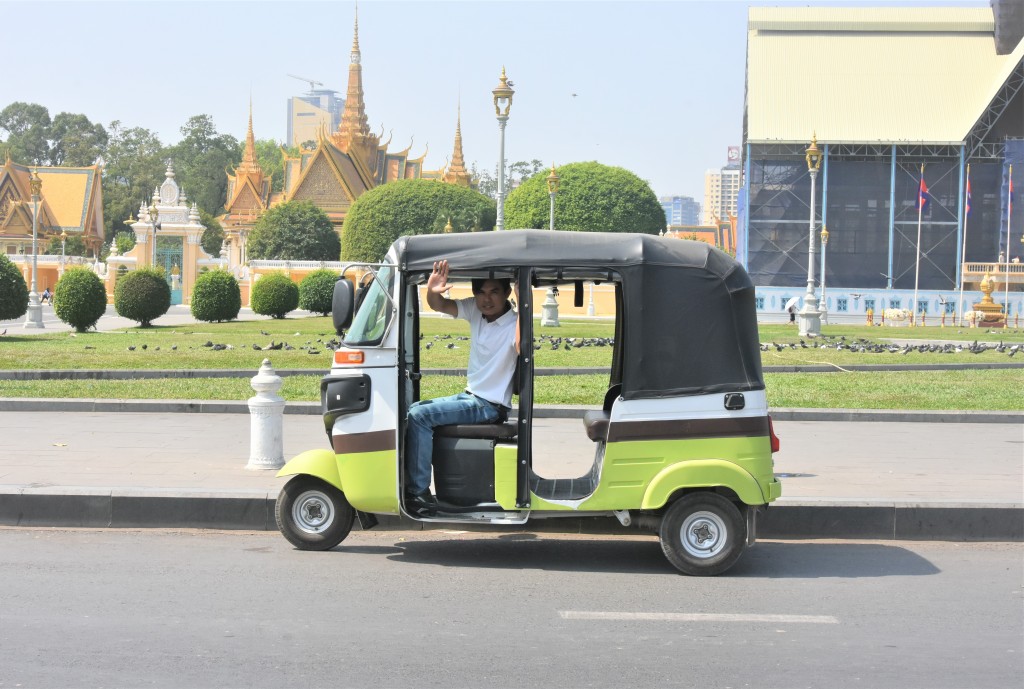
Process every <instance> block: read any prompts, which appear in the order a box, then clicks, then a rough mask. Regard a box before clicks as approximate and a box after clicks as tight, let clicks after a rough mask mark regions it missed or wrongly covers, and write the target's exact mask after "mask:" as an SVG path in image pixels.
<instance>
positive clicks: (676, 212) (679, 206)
mask: <svg viewBox="0 0 1024 689" xmlns="http://www.w3.org/2000/svg"><path fill="white" fill-rule="evenodd" d="M658 200H659V201H661V207H662V209H664V211H665V223H666V224H668V225H696V224H698V223H699V222H700V204H699V203H697V201H696V200H694V199H693V198H692V197H690V196H662V197H661V198H660V199H658Z"/></svg>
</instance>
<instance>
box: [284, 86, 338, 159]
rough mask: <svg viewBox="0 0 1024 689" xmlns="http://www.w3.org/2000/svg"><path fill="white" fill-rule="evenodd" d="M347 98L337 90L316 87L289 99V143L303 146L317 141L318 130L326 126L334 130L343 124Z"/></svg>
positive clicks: (331, 130)
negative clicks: (342, 118)
mask: <svg viewBox="0 0 1024 689" xmlns="http://www.w3.org/2000/svg"><path fill="white" fill-rule="evenodd" d="M344 111H345V99H344V98H338V92H337V91H331V90H329V89H314V90H312V91H310V92H309V93H307V94H306V95H304V96H295V97H293V98H289V99H288V145H289V146H301V145H302V144H304V143H305V142H307V141H313V142H316V138H317V131H319V129H320V128H321V127H324V128H325V129H327V131H329V132H333V131H334V130H336V129H337V128H338V125H340V124H341V114H342V113H343V112H344Z"/></svg>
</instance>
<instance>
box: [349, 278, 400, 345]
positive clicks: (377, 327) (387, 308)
mask: <svg viewBox="0 0 1024 689" xmlns="http://www.w3.org/2000/svg"><path fill="white" fill-rule="evenodd" d="M370 273H371V274H372V273H373V269H372V268H371V269H370ZM394 277H395V269H394V268H392V267H390V266H384V267H382V268H381V269H380V270H379V271H377V273H376V278H373V279H371V278H370V277H367V278H366V279H368V280H370V282H369V284H368V285H367V286H366V287H365V288H360V289H365V290H366V293H365V295H363V297H362V300H360V299H359V298H358V297H357V298H356V301H357V303H358V304H359V306H358V310H357V311H356V315H355V318H354V319H353V320H352V327H350V328H349V329H348V332H347V333H346V334H345V344H346V345H349V346H367V345H377V344H380V342H381V340H382V339H383V338H384V333H386V332H387V329H388V326H389V325H390V324H391V317H392V315H393V314H394V307H393V305H392V303H391V298H390V296H389V292H390V291H391V283H392V281H393V280H394ZM385 288H386V291H385Z"/></svg>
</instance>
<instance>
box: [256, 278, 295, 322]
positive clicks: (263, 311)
mask: <svg viewBox="0 0 1024 689" xmlns="http://www.w3.org/2000/svg"><path fill="white" fill-rule="evenodd" d="M249 306H251V307H252V310H253V313H258V314H260V315H261V316H273V317H274V318H284V316H285V314H286V313H288V312H289V311H294V310H295V309H297V308H298V307H299V286H298V285H296V284H295V283H294V282H292V281H291V278H289V277H288V276H287V275H285V274H284V273H282V272H281V271H276V272H273V273H267V274H266V275H264V276H263V277H261V278H260V279H259V280H257V281H256V283H255V284H254V285H253V286H252V294H251V295H250V296H249Z"/></svg>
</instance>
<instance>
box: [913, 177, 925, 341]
mask: <svg viewBox="0 0 1024 689" xmlns="http://www.w3.org/2000/svg"><path fill="white" fill-rule="evenodd" d="M922 182H924V163H922V164H921V179H920V180H919V181H918V185H917V260H915V261H914V303H913V304H911V305H910V324H911V325H913V324H914V323H916V321H917V285H918V279H919V278H920V276H921V210H922V209H923V208H924V194H922V193H921V186H922V185H921V183H922Z"/></svg>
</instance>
